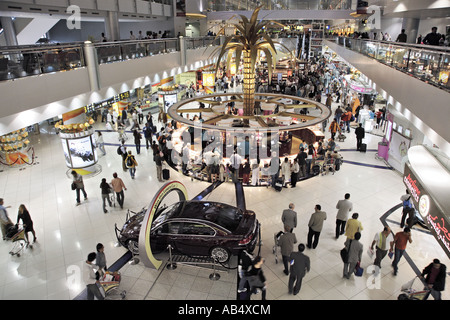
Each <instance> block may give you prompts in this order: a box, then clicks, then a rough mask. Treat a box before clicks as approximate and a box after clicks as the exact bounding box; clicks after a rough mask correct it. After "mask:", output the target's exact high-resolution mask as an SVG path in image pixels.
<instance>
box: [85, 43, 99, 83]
mask: <svg viewBox="0 0 450 320" xmlns="http://www.w3.org/2000/svg"><path fill="white" fill-rule="evenodd" d="M83 49H84V60H85V62H86V68H87V70H88V74H89V81H90V84H91V90H92V91H97V90H100V79H99V75H98V62H97V61H98V60H97V51H96V49H95V48H94V46H93V45H92V42H90V41H85V42H84V47H83Z"/></svg>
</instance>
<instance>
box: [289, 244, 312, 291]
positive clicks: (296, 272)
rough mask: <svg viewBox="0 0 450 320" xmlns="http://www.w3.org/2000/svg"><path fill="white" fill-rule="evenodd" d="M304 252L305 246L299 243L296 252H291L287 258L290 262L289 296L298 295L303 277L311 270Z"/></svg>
mask: <svg viewBox="0 0 450 320" xmlns="http://www.w3.org/2000/svg"><path fill="white" fill-rule="evenodd" d="M303 251H305V245H304V244H303V243H300V244H299V245H298V251H297V252H292V253H291V256H290V257H289V260H290V264H291V267H290V276H289V284H288V288H289V294H294V295H296V294H298V293H299V291H300V289H301V287H302V280H303V277H304V276H305V275H306V273H307V272H309V270H310V268H311V262H310V260H309V257H308V256H306V255H304V254H303Z"/></svg>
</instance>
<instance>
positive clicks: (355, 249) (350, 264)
mask: <svg viewBox="0 0 450 320" xmlns="http://www.w3.org/2000/svg"><path fill="white" fill-rule="evenodd" d="M359 239H361V233H359V232H356V233H355V238H354V239H347V240H346V241H345V243H344V245H345V248H346V249H347V252H348V260H347V262H345V263H344V272H343V276H344V278H347V279H350V275H351V274H352V273H353V270H355V267H356V264H357V263H358V262H361V259H362V253H363V244H362V243H361V242H359Z"/></svg>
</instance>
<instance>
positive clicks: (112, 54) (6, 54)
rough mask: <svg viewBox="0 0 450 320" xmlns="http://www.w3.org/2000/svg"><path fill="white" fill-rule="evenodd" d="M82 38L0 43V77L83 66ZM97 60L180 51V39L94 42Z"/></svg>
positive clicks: (189, 42) (208, 41) (194, 43)
mask: <svg viewBox="0 0 450 320" xmlns="http://www.w3.org/2000/svg"><path fill="white" fill-rule="evenodd" d="M184 40H185V47H186V49H197V48H201V47H207V46H209V45H218V44H220V39H216V40H215V37H202V38H184ZM84 45H85V44H84V42H78V43H63V44H57V45H54V44H52V45H33V46H15V47H0V81H5V80H12V79H17V78H22V77H28V76H34V75H39V74H44V73H51V72H59V71H68V70H74V69H77V68H81V67H84V66H86V63H85V59H84ZM93 46H94V49H95V51H96V54H97V62H98V63H99V64H104V63H112V62H118V61H126V60H129V59H138V58H143V57H149V56H153V55H157V54H165V53H170V52H177V51H180V39H178V38H166V39H149V40H133V41H115V42H96V43H94V44H93Z"/></svg>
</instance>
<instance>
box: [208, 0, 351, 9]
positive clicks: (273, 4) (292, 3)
mask: <svg viewBox="0 0 450 320" xmlns="http://www.w3.org/2000/svg"><path fill="white" fill-rule="evenodd" d="M351 5H352V0H211V1H209V2H208V9H207V10H208V11H239V10H243V11H253V10H254V9H256V8H257V7H258V6H262V9H263V10H350V9H351Z"/></svg>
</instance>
